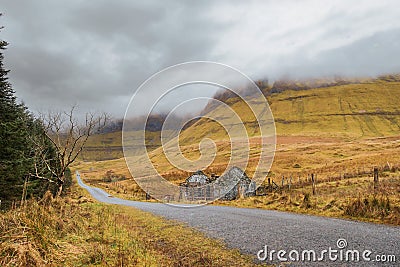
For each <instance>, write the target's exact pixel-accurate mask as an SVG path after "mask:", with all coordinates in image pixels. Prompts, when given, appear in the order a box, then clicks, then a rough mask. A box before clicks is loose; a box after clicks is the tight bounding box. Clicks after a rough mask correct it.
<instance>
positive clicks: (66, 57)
mask: <svg viewBox="0 0 400 267" xmlns="http://www.w3.org/2000/svg"><path fill="white" fill-rule="evenodd" d="M1 9H2V10H1V12H2V13H3V17H2V18H1V20H0V21H1V25H4V27H5V28H4V29H3V30H2V33H1V39H3V40H6V41H8V42H9V43H10V45H9V47H8V50H7V51H6V53H5V57H6V59H5V61H6V67H7V68H8V69H11V73H10V80H11V82H12V84H13V87H14V89H15V90H16V92H17V95H18V96H19V98H20V99H22V100H23V101H24V102H25V103H26V104H27V105H28V107H29V108H30V109H32V110H46V109H49V108H56V107H60V108H65V107H68V106H70V105H72V104H78V105H79V106H80V107H81V108H82V109H91V110H98V111H107V112H109V113H111V114H113V115H114V116H116V117H118V116H122V114H123V113H124V111H125V109H126V105H127V103H128V101H129V99H130V97H131V95H132V94H133V92H134V91H135V90H136V88H138V86H139V85H140V84H141V83H142V82H143V81H145V80H146V79H147V78H148V77H149V76H150V75H152V74H154V73H155V72H157V71H160V70H162V69H163V68H165V67H168V66H170V65H174V64H177V63H181V62H185V61H192V60H207V61H216V62H221V63H224V64H228V65H231V66H233V67H235V68H237V69H239V70H241V71H243V72H244V73H246V74H247V75H248V76H250V77H251V78H252V79H254V80H255V79H260V78H269V79H270V80H274V79H278V78H279V77H282V76H287V75H289V76H292V77H318V76H321V75H324V76H330V75H336V74H338V75H348V76H365V75H377V74H380V73H391V72H400V53H399V52H400V2H399V1H397V0H393V1H384V0H379V1H378V0H373V1H366V0H363V1H349V0H347V1H319V0H318V1H284V0H281V1H183V0H182V1H162V0H159V1H147V0H146V1H139V0H136V1H135V0H126V1H121V0H115V1H105V0H96V1H85V0H69V1H59V0H52V1H44V0H35V1H29V0H25V1H22V0H2V1H1ZM194 91H195V90H194ZM186 92H187V94H188V95H190V94H191V93H190V91H188V90H187V91H186ZM193 94H195V93H193Z"/></svg>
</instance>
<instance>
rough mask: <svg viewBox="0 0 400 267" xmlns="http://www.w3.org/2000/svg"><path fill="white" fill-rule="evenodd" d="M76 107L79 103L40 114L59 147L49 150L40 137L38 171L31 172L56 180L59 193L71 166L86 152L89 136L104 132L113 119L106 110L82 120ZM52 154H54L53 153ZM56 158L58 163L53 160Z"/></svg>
mask: <svg viewBox="0 0 400 267" xmlns="http://www.w3.org/2000/svg"><path fill="white" fill-rule="evenodd" d="M75 111H76V106H73V107H72V108H71V109H70V110H69V112H62V111H58V112H48V113H47V114H41V116H40V119H41V121H42V123H43V127H44V131H45V132H44V134H45V136H46V137H47V140H49V141H50V142H51V143H52V145H53V146H54V147H55V150H56V151H55V153H49V151H48V148H47V147H48V146H45V145H44V144H43V142H41V141H38V140H36V141H35V142H36V143H35V157H34V158H35V162H34V165H35V173H31V174H30V176H31V177H34V178H36V179H43V180H46V181H48V182H50V183H56V184H57V186H58V191H57V196H59V195H60V194H61V193H62V190H63V186H64V182H65V173H66V171H67V169H68V167H69V166H70V165H71V164H72V163H73V162H74V161H75V160H76V159H77V157H78V156H79V154H80V153H81V152H82V150H83V148H84V146H85V144H86V142H87V140H88V138H89V136H91V135H93V134H94V133H98V132H100V131H101V130H102V129H103V128H104V127H105V126H106V123H107V121H108V120H109V117H108V115H107V114H105V113H103V114H101V115H96V114H94V113H86V114H85V117H84V119H81V120H78V119H77V117H76V114H75ZM51 154H52V155H53V156H50V157H49V155H51ZM54 161H56V162H55V163H56V164H53V163H54ZM44 172H47V173H51V177H46V176H43V175H41V174H42V173H44Z"/></svg>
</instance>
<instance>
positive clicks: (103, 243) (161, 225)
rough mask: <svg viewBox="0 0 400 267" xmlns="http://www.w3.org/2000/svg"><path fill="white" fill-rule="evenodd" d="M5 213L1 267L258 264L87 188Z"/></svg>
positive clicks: (0, 228) (0, 236)
mask: <svg viewBox="0 0 400 267" xmlns="http://www.w3.org/2000/svg"><path fill="white" fill-rule="evenodd" d="M74 191H75V192H74V193H73V195H72V196H71V197H66V198H60V199H56V200H53V199H52V198H51V197H50V196H49V195H47V196H46V197H45V198H44V200H41V201H29V202H27V203H26V206H24V207H21V208H15V209H13V210H10V211H8V212H5V213H1V214H0V241H1V242H0V265H1V266H234V265H236V266H253V265H254V264H253V260H252V258H251V257H250V256H244V255H241V254H240V253H239V252H238V251H237V250H232V249H228V248H226V247H225V245H224V244H222V243H221V242H220V241H216V240H212V239H209V238H206V237H205V236H204V235H203V234H201V233H199V232H198V231H195V230H193V229H190V228H188V227H185V226H183V225H181V224H179V223H176V222H173V221H168V220H165V219H162V218H160V217H156V216H153V215H151V214H149V213H145V212H142V211H139V210H136V209H133V208H129V207H121V206H112V205H106V204H101V203H95V202H93V201H92V200H91V199H90V197H89V196H88V195H87V194H86V193H85V192H84V191H82V189H78V188H76V187H75V188H74Z"/></svg>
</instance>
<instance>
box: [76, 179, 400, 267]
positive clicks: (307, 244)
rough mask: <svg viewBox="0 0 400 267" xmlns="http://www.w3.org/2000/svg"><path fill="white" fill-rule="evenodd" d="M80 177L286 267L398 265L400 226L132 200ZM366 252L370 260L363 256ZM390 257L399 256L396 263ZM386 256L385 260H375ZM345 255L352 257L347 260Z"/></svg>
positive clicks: (101, 194)
mask: <svg viewBox="0 0 400 267" xmlns="http://www.w3.org/2000/svg"><path fill="white" fill-rule="evenodd" d="M77 180H78V184H79V185H80V186H82V187H83V188H85V189H86V190H87V191H88V192H89V193H90V194H91V195H92V196H93V197H94V198H95V199H97V200H98V201H101V202H105V203H110V204H117V205H125V206H132V207H135V208H139V209H141V210H144V211H148V212H151V213H153V214H156V215H160V216H163V217H165V218H168V219H173V220H177V221H180V222H184V223H186V224H188V225H189V226H191V227H194V228H197V229H198V230H200V231H202V232H204V233H206V235H208V236H210V237H213V238H218V239H222V240H223V241H224V242H225V243H226V244H227V245H228V246H229V247H232V248H238V249H240V250H241V251H242V252H243V253H246V254H250V255H253V256H254V257H255V258H256V261H257V262H259V263H269V264H271V262H272V263H274V264H278V263H279V264H282V265H283V266H400V227H392V226H385V225H377V224H371V223H362V222H354V221H348V220H341V219H332V218H324V217H317V216H309V215H300V214H293V213H286V212H279V211H270V210H262V209H247V208H234V207H222V206H212V205H208V206H202V207H194V208H178V207H173V206H170V205H166V204H161V203H149V202H138V201H129V200H124V199H120V198H116V197H110V196H109V194H108V193H107V192H105V191H103V190H101V189H99V188H96V187H90V186H88V185H86V184H84V183H83V182H82V180H81V179H80V175H79V174H77ZM339 239H345V240H346V242H347V246H346V247H344V248H342V244H343V242H342V243H341V244H339V245H340V248H339V247H338V244H337V243H338V240H339ZM265 246H268V253H267V254H268V255H270V254H271V251H272V250H275V251H276V252H274V253H273V254H272V261H271V258H270V257H269V256H268V257H267V259H266V260H264V261H259V260H257V257H256V255H257V253H258V252H259V251H260V250H262V249H264V248H265ZM330 248H331V252H329V250H330ZM279 250H285V251H286V254H284V255H281V258H282V259H283V260H284V259H285V258H286V259H287V260H288V261H290V258H289V257H290V256H291V258H292V259H296V258H297V253H296V252H298V253H299V259H300V260H299V261H297V260H295V261H291V263H289V262H285V261H282V260H279V259H278V255H277V251H279ZM293 250H294V251H293ZM304 250H306V251H305V252H304ZM310 250H312V251H314V252H315V253H316V261H311V260H309V259H310V258H311V259H313V252H310ZM324 250H327V252H323V251H324ZM335 250H336V251H335ZM355 250H357V251H358V252H359V261H358V262H356V261H353V260H352V254H353V252H354V251H355ZM366 250H369V251H371V253H370V254H369V252H368V251H366ZM349 251H350V252H349ZM351 251H353V252H351ZM281 253H283V252H281ZM354 253H355V254H354V255H356V254H357V252H354ZM321 254H322V255H323V256H324V260H323V261H319V260H318V259H319V258H321ZM341 254H342V255H343V256H342V260H340V255H341ZM346 255H347V256H346ZM363 255H364V257H365V258H366V259H367V260H368V259H370V261H367V260H365V259H364V257H363ZM391 255H394V256H395V258H396V259H395V262H393V257H392V256H391ZM259 256H260V257H261V258H263V257H264V256H265V254H264V253H263V252H262V253H259ZM303 256H304V260H302V258H303ZM385 257H386V263H382V262H377V260H381V261H382V260H384V258H385ZM346 258H348V259H350V261H346ZM356 258H357V257H356V256H355V259H356ZM389 258H391V259H390V262H389Z"/></svg>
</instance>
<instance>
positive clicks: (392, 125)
mask: <svg viewBox="0 0 400 267" xmlns="http://www.w3.org/2000/svg"><path fill="white" fill-rule="evenodd" d="M399 99H400V83H399V82H387V81H382V80H373V81H372V80H370V81H366V82H364V83H358V84H348V85H340V86H332V87H327V88H317V89H310V90H303V91H290V90H289V91H284V92H281V93H278V94H273V95H271V96H270V97H269V98H268V101H269V103H270V107H271V109H272V112H273V115H274V118H275V124H276V129H277V150H276V153H275V159H274V162H273V165H272V168H271V172H270V175H269V176H270V178H271V179H272V180H273V181H274V182H276V183H277V184H278V185H281V181H282V177H285V179H286V181H287V178H290V177H292V182H293V190H291V192H290V194H288V192H286V191H282V192H279V193H278V192H272V193H270V194H268V196H262V197H256V198H254V199H244V200H237V201H235V202H221V203H219V204H224V205H226V204H228V205H239V206H250V207H251V206H253V207H262V208H269V209H279V210H291V211H295V212H306V213H312V214H322V215H327V216H335V217H351V218H355V219H360V218H363V219H365V220H369V221H380V222H386V223H393V224H398V223H399V221H398V217H399V215H398V207H399V199H400V191H399V189H398V178H399V174H398V173H397V172H393V173H391V172H390V173H387V170H388V169H391V168H392V167H394V166H395V167H398V166H399V165H400V110H399V104H400V101H399ZM252 101H253V102H254V103H255V105H257V100H256V99H253V100H252ZM227 102H228V104H229V105H230V106H231V107H232V108H233V109H234V110H235V111H236V113H238V114H242V116H241V117H242V119H243V121H244V125H245V127H246V130H247V133H248V135H249V136H250V146H251V149H250V160H249V165H248V167H247V169H246V173H247V174H248V175H249V176H250V177H251V176H252V174H253V172H254V168H255V166H256V163H257V162H258V158H259V156H260V147H261V146H260V138H259V136H258V135H259V132H258V131H257V128H255V127H254V116H252V115H251V113H250V112H249V110H248V107H247V106H246V105H245V104H244V103H243V102H241V101H240V100H238V99H235V98H233V99H229V100H228V101H227ZM211 113H213V115H214V117H218V118H219V120H220V123H221V124H225V125H229V124H232V121H231V118H229V117H226V116H224V114H223V112H222V110H221V109H220V108H218V107H217V108H216V109H215V110H212V111H211ZM96 138H101V137H100V136H97V137H96ZM152 138H155V140H154V141H153V143H157V142H158V141H157V140H158V139H157V138H158V137H157V136H153V137H152ZM203 138H210V139H212V140H214V141H215V143H216V148H217V153H216V157H215V160H214V161H213V163H212V164H211V165H210V166H209V167H208V168H207V169H205V170H204V171H205V173H206V174H211V173H216V174H221V173H222V172H223V170H224V169H225V167H226V165H227V161H228V159H229V156H230V152H231V151H230V149H231V148H230V142H228V137H227V133H226V131H225V130H224V128H222V127H220V125H218V124H217V123H215V122H212V121H209V120H207V119H201V120H199V121H197V122H196V123H194V124H193V125H192V126H190V127H189V128H187V129H186V130H184V131H183V132H182V133H181V135H180V140H179V144H180V149H181V151H182V153H183V155H184V156H186V157H187V158H189V159H192V160H193V159H197V158H198V157H199V156H200V153H199V146H198V144H199V142H200V141H201V140H202V139H203ZM149 156H150V158H151V160H152V162H153V164H154V166H156V168H157V170H158V171H159V172H160V173H162V174H163V176H164V177H166V178H167V179H169V180H170V181H172V182H174V183H179V182H182V181H183V180H184V179H185V178H186V177H188V175H189V174H190V173H188V172H183V171H179V170H178V169H177V168H175V167H173V166H171V164H170V163H169V162H168V160H167V159H166V157H165V155H164V153H163V151H162V150H161V148H157V147H154V148H153V150H152V151H151V152H150V153H149ZM374 166H377V167H379V168H380V173H381V174H382V178H381V179H382V183H383V184H384V186H383V188H385V190H383V191H380V192H376V194H375V195H373V194H372V195H371V194H370V192H371V190H370V186H371V183H372V174H371V170H372V168H373V167H374ZM76 167H77V168H79V169H80V170H82V172H83V173H84V179H85V180H86V181H87V182H89V183H92V184H94V185H96V186H100V187H103V188H105V189H106V190H108V191H110V193H113V194H116V195H119V196H121V197H125V198H130V199H143V198H144V193H143V192H142V191H141V190H140V188H139V187H138V186H137V184H136V183H135V182H134V180H133V179H132V177H131V176H130V174H129V171H128V169H127V167H126V164H125V160H124V159H123V158H120V159H114V160H108V161H91V162H90V161H86V162H84V161H81V162H80V163H79V164H78V165H77V166H76ZM394 169H396V168H394ZM110 170H112V171H113V172H114V173H115V178H113V179H112V182H106V180H105V179H104V178H105V176H106V172H107V171H110ZM311 173H313V174H315V175H316V176H317V177H318V188H319V190H318V193H317V195H315V196H310V197H306V195H307V194H308V193H309V192H310V188H309V185H306V184H307V183H306V182H305V181H306V179H307V177H309V176H310V175H311ZM121 178H122V179H121ZM297 184H298V185H301V186H300V187H298V185H297ZM391 184H392V185H391ZM307 186H308V187H307ZM360 188H362V190H361V191H359V190H358V189H360ZM364 196H366V198H364ZM281 198H283V199H281ZM304 198H306V199H307V201H308V200H310V201H313V203H314V204H313V205H308V204H307V205H306V204H305V206H304V205H302V204H301V203H302V201H303V199H304ZM377 199H388V200H389V204H390V205H389V206H390V207H391V209H390V211H389V212H388V213H387V214H386V213H385V216H383V217H382V216H370V215H367V214H362V213H361V214H358V213H357V212H350V211H349V210H346V207H350V206H351V205H355V206H357V205H358V206H359V208H360V209H362V208H365V209H368V208H371V207H368V205H367V207H365V205H364V206H363V204H362V203H364V202H365V203H368V204H370V203H375V204H376V202H377ZM382 201H383V200H382ZM331 202H332V203H331ZM365 203H364V204H365ZM297 204H298V205H297ZM304 207H308V208H304ZM325 207H329V208H325Z"/></svg>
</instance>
